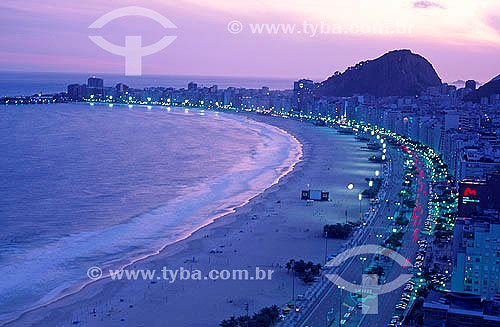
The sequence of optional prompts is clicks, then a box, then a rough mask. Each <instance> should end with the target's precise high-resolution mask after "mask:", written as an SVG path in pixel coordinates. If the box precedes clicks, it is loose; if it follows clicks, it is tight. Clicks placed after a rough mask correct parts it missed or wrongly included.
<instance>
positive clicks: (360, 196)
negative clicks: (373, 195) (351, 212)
mask: <svg viewBox="0 0 500 327" xmlns="http://www.w3.org/2000/svg"><path fill="white" fill-rule="evenodd" d="M358 200H359V220H360V221H361V220H362V219H363V214H362V213H361V211H362V210H361V201H362V200H363V194H361V193H359V194H358Z"/></svg>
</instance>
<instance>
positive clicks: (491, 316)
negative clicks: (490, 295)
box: [423, 291, 500, 327]
mask: <svg viewBox="0 0 500 327" xmlns="http://www.w3.org/2000/svg"><path fill="white" fill-rule="evenodd" d="M423 311H424V319H423V326H424V327H457V326H460V327H494V326H496V327H498V326H500V303H499V302H498V301H496V300H495V301H484V300H483V299H481V297H480V296H476V295H469V294H461V293H453V292H447V293H445V292H435V291H433V292H430V294H429V295H428V296H427V298H426V299H425V302H424V304H423Z"/></svg>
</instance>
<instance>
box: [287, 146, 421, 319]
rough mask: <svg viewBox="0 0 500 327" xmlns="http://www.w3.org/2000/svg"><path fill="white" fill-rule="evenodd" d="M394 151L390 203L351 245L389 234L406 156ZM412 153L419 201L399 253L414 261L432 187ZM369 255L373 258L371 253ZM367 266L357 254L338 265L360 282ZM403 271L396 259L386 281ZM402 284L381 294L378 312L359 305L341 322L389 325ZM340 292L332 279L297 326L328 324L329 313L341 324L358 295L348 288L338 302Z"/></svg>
mask: <svg viewBox="0 0 500 327" xmlns="http://www.w3.org/2000/svg"><path fill="white" fill-rule="evenodd" d="M402 151H403V152H408V153H409V151H407V149H402ZM391 152H392V156H391V157H392V165H391V166H390V170H389V176H388V177H387V178H388V186H387V189H386V198H385V199H382V200H383V201H382V202H384V201H385V200H389V205H388V206H383V207H382V208H380V210H379V212H378V214H377V215H376V216H375V217H374V218H373V221H372V222H371V224H370V226H368V227H365V229H364V232H362V233H361V234H360V235H358V237H357V238H355V239H354V240H353V243H351V244H350V247H355V246H359V245H364V244H376V245H378V244H380V239H379V238H378V237H377V236H380V235H379V234H380V232H382V233H383V235H384V237H385V236H387V234H388V232H387V231H388V229H389V226H390V224H391V221H389V220H388V219H387V217H388V216H393V215H394V213H395V211H396V207H395V206H394V205H393V204H394V203H395V202H396V201H399V196H398V193H399V191H400V186H401V181H402V179H403V161H402V159H403V158H402V156H401V155H400V154H401V151H391ZM410 155H411V157H412V160H413V161H414V163H415V165H416V167H417V172H418V174H419V177H418V184H417V202H416V207H415V209H414V211H413V215H412V219H411V221H410V223H409V225H408V231H407V232H406V234H405V236H404V238H403V245H402V247H401V249H400V251H399V253H400V254H401V255H403V256H404V257H405V258H407V259H408V260H409V261H410V262H414V260H415V255H416V251H417V249H418V242H417V241H418V230H420V229H421V226H422V224H423V221H424V220H425V217H426V216H427V200H428V194H429V190H428V184H427V183H426V182H425V178H424V164H425V163H424V162H422V161H421V160H420V159H419V158H418V156H417V155H416V154H414V153H410ZM368 259H370V258H369V257H368ZM368 262H369V261H368ZM364 268H366V267H365V264H364V262H361V261H360V260H359V259H358V258H357V257H353V258H351V259H350V260H346V261H345V262H344V263H343V264H342V265H341V266H340V267H339V272H338V274H339V275H340V276H341V277H342V278H343V279H344V280H346V281H350V282H354V281H356V283H357V284H359V283H360V281H361V275H362V271H363V269H364ZM402 273H408V270H407V268H406V267H402V266H400V265H398V264H397V263H394V264H393V265H392V267H391V268H389V269H388V270H386V273H385V275H386V281H387V282H390V281H392V280H394V279H395V278H397V277H398V276H400V275H401V274H402ZM403 288H404V287H403V286H402V287H400V288H398V289H396V290H394V291H392V292H389V293H387V294H383V295H379V296H378V306H379V313H378V314H374V315H363V314H362V313H361V310H360V309H359V308H358V309H354V310H353V311H352V313H351V316H350V317H349V319H346V322H345V324H343V325H342V326H386V324H388V323H389V322H390V320H391V317H392V316H393V315H394V312H395V306H396V304H397V303H398V302H399V301H400V300H401V294H402V291H403ZM340 295H341V294H340V292H339V289H338V287H337V285H335V284H334V283H330V285H329V287H328V288H327V290H326V291H325V292H324V293H323V294H321V295H320V296H319V297H317V298H315V299H313V301H314V303H312V305H311V306H309V308H310V309H309V312H307V313H306V314H305V315H304V316H303V317H302V319H300V320H299V321H298V322H297V324H296V326H301V327H306V326H309V327H316V326H318V327H319V326H326V325H328V323H327V317H328V319H330V324H329V325H330V326H339V308H340V309H341V314H342V319H345V318H344V315H345V314H346V313H347V312H348V307H352V306H355V305H356V302H355V299H354V298H353V297H352V294H350V293H349V292H343V293H342V301H341V303H339V299H340V297H341V296H340ZM332 318H335V321H333V322H332Z"/></svg>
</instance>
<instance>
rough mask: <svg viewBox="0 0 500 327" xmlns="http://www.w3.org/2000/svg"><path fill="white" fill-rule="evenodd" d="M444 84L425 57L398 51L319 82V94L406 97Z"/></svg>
mask: <svg viewBox="0 0 500 327" xmlns="http://www.w3.org/2000/svg"><path fill="white" fill-rule="evenodd" d="M441 84H442V83H441V79H440V78H439V76H438V75H437V73H436V71H435V70H434V68H433V67H432V65H431V63H429V62H428V61H427V60H426V59H425V58H424V57H422V56H420V55H417V54H413V53H412V52H411V51H410V50H396V51H391V52H389V53H387V54H385V55H383V56H382V57H380V58H377V59H374V60H368V61H363V62H360V63H359V64H357V65H356V66H353V67H349V68H348V69H347V70H346V71H345V72H343V73H340V72H336V73H335V74H334V75H333V76H331V77H329V78H328V79H327V80H326V81H324V82H322V83H320V85H319V88H318V92H319V94H321V95H330V96H352V95H353V94H371V95H375V96H391V95H397V96H405V95H418V94H421V93H422V91H424V90H425V89H426V88H427V87H430V86H440V85H441Z"/></svg>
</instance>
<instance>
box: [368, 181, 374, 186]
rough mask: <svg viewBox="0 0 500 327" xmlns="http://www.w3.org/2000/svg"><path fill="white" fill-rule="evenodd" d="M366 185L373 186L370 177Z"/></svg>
mask: <svg viewBox="0 0 500 327" xmlns="http://www.w3.org/2000/svg"><path fill="white" fill-rule="evenodd" d="M368 186H370V187H372V186H373V180H371V179H370V181H369V182H368Z"/></svg>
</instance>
